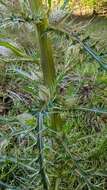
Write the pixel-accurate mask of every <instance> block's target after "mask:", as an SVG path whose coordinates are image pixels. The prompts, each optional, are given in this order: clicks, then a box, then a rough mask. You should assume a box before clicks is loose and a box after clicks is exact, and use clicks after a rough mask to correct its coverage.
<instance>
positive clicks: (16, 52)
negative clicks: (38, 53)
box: [0, 41, 27, 57]
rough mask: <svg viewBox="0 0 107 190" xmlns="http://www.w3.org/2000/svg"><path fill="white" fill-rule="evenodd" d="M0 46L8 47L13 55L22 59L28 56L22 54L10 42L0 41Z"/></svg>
mask: <svg viewBox="0 0 107 190" xmlns="http://www.w3.org/2000/svg"><path fill="white" fill-rule="evenodd" d="M0 46H3V47H6V48H8V49H10V50H11V51H12V52H13V53H15V54H16V55H17V56H20V57H26V56H27V55H26V54H25V53H24V52H22V51H21V50H20V49H19V48H17V47H15V46H14V45H12V44H11V43H9V42H5V41H0Z"/></svg>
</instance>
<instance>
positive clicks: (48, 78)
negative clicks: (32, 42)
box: [29, 0, 61, 130]
mask: <svg viewBox="0 0 107 190" xmlns="http://www.w3.org/2000/svg"><path fill="white" fill-rule="evenodd" d="M29 3H30V6H31V9H32V13H33V16H34V17H36V16H37V15H38V16H39V15H41V18H40V22H35V25H36V28H37V33H38V38H39V46H40V54H41V57H40V60H41V68H42V72H43V77H44V84H45V85H46V86H47V87H48V88H49V89H50V92H51V90H52V87H53V85H54V82H55V79H56V74H55V65H54V60H53V53H52V47H51V42H50V39H49V38H48V36H47V33H46V32H45V31H46V29H47V28H48V19H47V15H46V14H45V13H44V7H43V4H42V0H29ZM51 125H52V127H53V128H54V129H56V130H57V129H58V128H60V125H61V119H60V115H59V114H53V115H52V117H51Z"/></svg>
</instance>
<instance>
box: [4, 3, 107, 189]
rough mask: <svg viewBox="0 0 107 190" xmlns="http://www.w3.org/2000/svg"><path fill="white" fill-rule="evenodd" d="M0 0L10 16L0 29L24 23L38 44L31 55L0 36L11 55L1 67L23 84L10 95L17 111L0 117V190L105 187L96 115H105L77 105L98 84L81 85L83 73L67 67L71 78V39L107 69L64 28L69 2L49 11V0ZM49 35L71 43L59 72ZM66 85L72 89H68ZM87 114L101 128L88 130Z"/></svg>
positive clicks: (102, 143)
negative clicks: (7, 65) (57, 36)
mask: <svg viewBox="0 0 107 190" xmlns="http://www.w3.org/2000/svg"><path fill="white" fill-rule="evenodd" d="M0 2H1V3H2V5H3V6H5V8H6V10H7V9H9V10H10V13H11V14H9V15H8V14H7V13H6V15H5V16H4V17H2V19H1V20H2V24H1V28H2V30H3V32H4V31H5V30H6V27H7V30H8V29H10V27H11V26H13V24H14V25H18V27H19V29H20V26H21V25H22V26H23V25H24V26H25V25H27V26H29V25H30V26H32V27H30V29H31V30H33V32H34V33H33V34H34V40H35V41H36V43H35V44H36V45H37V46H36V48H35V49H36V50H35V49H33V50H31V49H29V48H28V46H27V47H26V49H24V48H23V47H22V46H21V48H20V47H16V46H15V45H14V44H12V43H10V42H8V41H6V40H5V37H3V36H2V35H1V36H0V37H1V40H0V46H3V47H5V48H8V49H10V50H11V51H12V52H13V53H14V56H12V57H7V58H5V57H3V56H2V57H1V58H0V63H2V64H10V67H9V69H8V72H9V73H11V75H12V77H13V79H15V80H16V78H17V82H16V83H17V85H18V82H19V85H22V84H23V82H24V84H23V85H22V86H21V87H22V91H23V92H24V94H23V93H22V94H21V92H20V90H19V91H18V93H16V92H14V91H12V90H13V89H12V90H10V89H8V90H7V91H8V93H9V96H10V97H12V98H13V103H14V108H13V110H11V111H10V115H8V116H7V117H0V124H2V125H3V127H4V129H2V128H1V133H0V137H1V138H0V148H1V149H0V150H1V155H0V164H1V176H0V188H2V189H3V188H4V189H27V190H31V189H32V190H35V189H37V190H39V189H41V190H42V189H43V190H60V189H61V190H62V189H67V190H71V189H72V190H93V189H96V190H97V189H99V190H100V189H104V188H105V189H106V178H107V170H106V167H105V165H104V164H103V163H102V162H101V159H102V160H103V162H104V163H105V160H106V151H107V148H106V147H107V146H106V145H107V143H106V132H107V130H106V128H105V127H104V126H105V123H104V122H103V121H102V119H101V118H100V115H102V114H104V116H105V114H106V113H107V111H106V110H103V108H101V109H97V108H87V107H83V106H82V107H81V99H83V101H84V102H83V103H84V104H85V100H84V99H88V96H91V101H92V100H93V96H92V95H93V94H91V92H92V90H93V88H95V87H94V82H95V81H93V86H92V87H90V85H83V86H82V82H84V80H85V82H86V80H87V81H88V80H90V79H88V78H85V76H84V78H85V79H83V78H82V77H81V76H80V75H79V74H78V72H77V75H76V76H74V75H73V74H72V75H73V76H72V75H67V74H68V73H69V70H70V69H71V70H70V72H71V73H72V70H73V69H74V67H75V63H73V61H72V65H71V66H70V65H69V63H70V64H71V62H70V61H68V59H70V60H73V57H72V56H71V55H70V54H68V51H69V49H70V50H71V49H72V47H71V46H72V45H71V44H70V43H71V41H70V40H71V39H72V41H74V42H75V43H76V42H77V43H78V44H80V46H79V48H80V47H82V51H83V49H85V51H86V52H88V53H89V54H90V55H91V56H92V57H93V58H94V59H95V60H96V61H97V62H98V63H99V66H100V67H101V69H104V71H106V69H107V66H106V63H105V61H104V60H103V59H102V57H100V56H99V55H98V54H97V53H95V52H94V51H93V50H92V48H90V47H89V45H88V44H87V43H86V42H85V40H81V37H79V34H78V32H76V33H75V31H74V30H73V28H71V27H70V24H69V23H68V24H67V22H66V21H67V19H68V18H69V14H66V11H65V10H64V7H65V6H66V4H67V2H68V0H66V1H64V3H63V6H62V7H61V8H58V9H53V10H52V1H51V0H48V1H43V0H26V1H24V0H19V3H18V4H17V6H16V1H10V2H8V4H7V3H4V2H3V1H0ZM2 16H3V15H2ZM3 19H4V20H3ZM8 26H9V28H8ZM4 28H5V29H4ZM80 30H81V28H80ZM53 34H58V35H59V34H60V35H62V36H64V38H63V37H62V39H64V43H65V42H66V39H69V41H70V42H69V47H70V48H69V47H66V45H65V46H64V47H61V48H62V49H64V53H65V52H66V54H67V55H66V59H65V60H66V62H67V63H66V64H65V63H64V64H65V65H63V70H62V71H60V70H59V72H58V68H57V65H56V62H55V56H54V55H55V54H54V51H55V50H54V49H53V47H52V45H53V44H52V42H51V40H52V38H51V39H50V36H51V35H52V36H53ZM26 40H27V39H26ZM61 42H62V41H61ZM79 50H81V49H79ZM35 51H36V53H35ZM78 52H79V51H77V53H78ZM70 53H71V51H70ZM58 54H59V52H58ZM72 55H73V54H72ZM79 56H80V54H79V53H78V57H79ZM71 57H72V58H71ZM60 59H61V58H60ZM65 60H64V61H65ZM62 61H63V59H62ZM13 64H15V66H13ZM73 64H74V65H73ZM94 64H95V63H94ZM32 65H33V67H32ZM79 66H80V65H79ZM79 66H77V67H79ZM83 66H84V65H83ZM22 67H23V68H24V69H22ZM69 67H70V68H69ZM87 67H88V66H87ZM32 68H33V69H32ZM95 71H96V68H95ZM17 85H16V88H17ZM81 86H82V88H81ZM12 87H13V86H12ZM67 87H68V89H67ZM69 87H72V90H71V89H70V88H69ZM73 87H74V88H73ZM75 88H76V89H75ZM74 89H75V90H74ZM66 90H68V93H69V90H70V94H71V96H70V97H69V96H68V95H66V92H65V91H66ZM95 90H96V89H95ZM81 92H82V95H83V97H82V98H81ZM75 94H76V97H75ZM84 96H85V98H84ZM89 100H90V99H89ZM91 101H90V104H89V105H91ZM22 103H23V104H24V106H22ZM99 104H101V102H100V101H99ZM86 105H87V104H86ZM26 110H27V111H26ZM14 112H15V113H14ZM23 112H24V113H23ZM85 113H87V114H85ZM90 113H92V114H90ZM15 114H16V115H15ZM90 117H93V120H92V121H93V123H94V124H96V122H97V123H98V122H99V125H100V128H98V127H97V128H96V126H94V124H93V123H92V124H91V126H90V120H91V118H90ZM63 120H64V122H63ZM87 120H88V123H89V125H87ZM101 127H102V129H103V130H101ZM90 131H91V132H90ZM99 131H100V132H101V133H99ZM99 140H100V141H99ZM99 142H100V143H99ZM14 155H15V156H14Z"/></svg>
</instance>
